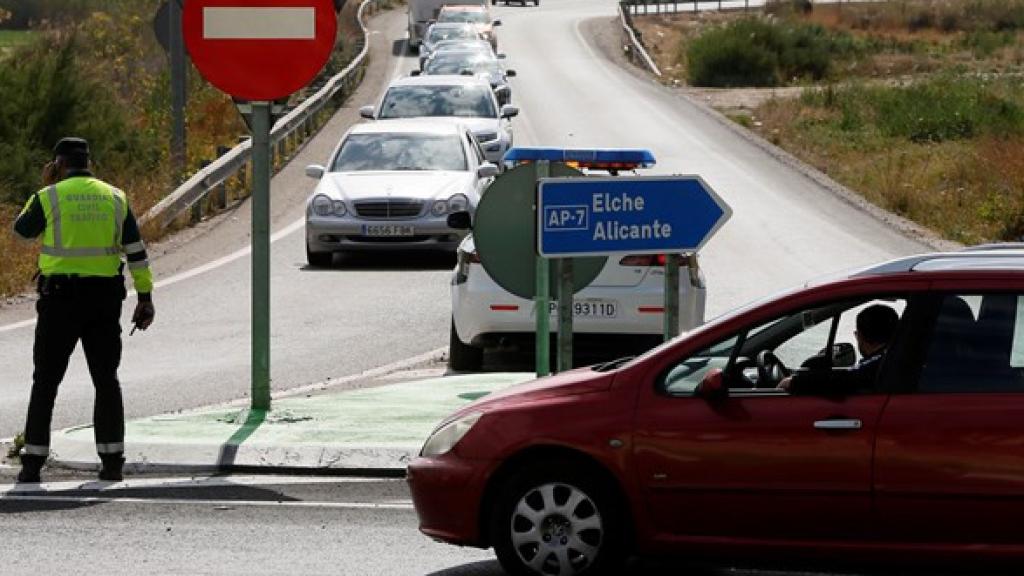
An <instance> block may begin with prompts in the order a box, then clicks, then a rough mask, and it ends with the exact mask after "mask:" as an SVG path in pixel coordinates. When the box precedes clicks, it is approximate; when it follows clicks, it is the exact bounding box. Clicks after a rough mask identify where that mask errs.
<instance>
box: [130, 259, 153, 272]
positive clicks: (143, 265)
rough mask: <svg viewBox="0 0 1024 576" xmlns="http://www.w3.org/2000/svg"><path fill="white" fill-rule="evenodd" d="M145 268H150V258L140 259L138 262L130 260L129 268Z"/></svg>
mask: <svg viewBox="0 0 1024 576" xmlns="http://www.w3.org/2000/svg"><path fill="white" fill-rule="evenodd" d="M143 268H149V260H139V261H138V262H129V263H128V269H129V270H141V269H143Z"/></svg>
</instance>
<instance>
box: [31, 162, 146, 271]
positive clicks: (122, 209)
mask: <svg viewBox="0 0 1024 576" xmlns="http://www.w3.org/2000/svg"><path fill="white" fill-rule="evenodd" d="M37 194H38V195H39V200H40V203H41V204H42V206H43V212H44V214H45V215H46V232H45V233H44V234H43V247H42V250H41V252H40V254H39V270H40V272H41V273H42V274H43V275H45V276H50V275H53V274H78V275H80V276H107V277H109V276H117V275H118V273H119V272H120V268H121V256H120V255H121V251H122V248H121V231H122V228H123V227H124V222H125V218H126V217H127V214H128V208H127V206H128V201H127V199H126V198H125V195H124V192H122V191H120V190H118V189H117V188H114V187H113V186H111V185H109V184H107V183H106V182H103V181H102V180H98V179H96V178H92V177H88V176H76V177H72V178H68V179H66V180H63V181H61V182H59V183H57V184H54V185H52V186H48V187H46V188H44V189H43V190H40V191H39V192H38V193H37Z"/></svg>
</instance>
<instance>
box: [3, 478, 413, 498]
mask: <svg viewBox="0 0 1024 576" xmlns="http://www.w3.org/2000/svg"><path fill="white" fill-rule="evenodd" d="M402 481H403V480H401V479H398V478H394V479H392V478H362V477H346V476H341V477H338V476H334V477H332V476H274V475H259V476H201V477H190V478H129V479H127V480H124V481H122V482H103V481H97V480H86V481H80V480H70V481H65V482H44V483H41V484H2V485H0V497H5V496H9V495H28V494H38V493H53V492H69V491H75V492H82V491H90V492H111V491H117V490H140V489H145V490H153V489H169V488H230V487H235V486H284V485H298V484H369V483H382V482H402Z"/></svg>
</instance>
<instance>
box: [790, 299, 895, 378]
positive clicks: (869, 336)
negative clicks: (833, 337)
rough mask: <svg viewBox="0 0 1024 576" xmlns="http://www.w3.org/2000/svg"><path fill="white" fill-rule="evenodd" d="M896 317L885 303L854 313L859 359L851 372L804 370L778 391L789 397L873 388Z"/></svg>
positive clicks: (793, 376)
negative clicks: (789, 395)
mask: <svg viewBox="0 0 1024 576" xmlns="http://www.w3.org/2000/svg"><path fill="white" fill-rule="evenodd" d="M898 323H899V315H898V314H897V313H896V311H895V310H894V309H892V308H890V307H889V306H886V305H884V304H874V305H871V306H868V307H867V308H865V309H863V310H861V311H860V313H859V314H857V329H856V332H854V335H855V336H856V338H857V349H858V350H859V351H860V355H861V359H860V361H859V362H857V365H856V366H854V367H853V368H852V369H850V370H845V371H831V370H825V371H822V370H813V369H811V370H807V371H802V372H797V373H795V374H793V375H792V376H787V377H786V378H783V379H782V381H781V382H779V385H778V388H779V389H780V390H785V391H787V392H790V393H792V394H850V393H855V392H869V391H871V390H872V389H873V388H874V384H875V379H876V378H877V376H878V370H879V368H880V367H881V365H882V359H883V358H884V357H885V350H886V347H887V346H888V344H889V341H890V340H891V339H892V336H893V334H894V333H895V332H896V325H897V324H898Z"/></svg>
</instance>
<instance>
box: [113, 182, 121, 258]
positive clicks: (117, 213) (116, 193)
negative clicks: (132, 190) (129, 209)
mask: <svg viewBox="0 0 1024 576" xmlns="http://www.w3.org/2000/svg"><path fill="white" fill-rule="evenodd" d="M112 192H113V194H112V196H113V197H114V246H120V245H121V225H122V224H124V202H122V201H121V194H123V192H121V191H120V190H118V189H117V188H114V189H113V190H112Z"/></svg>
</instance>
